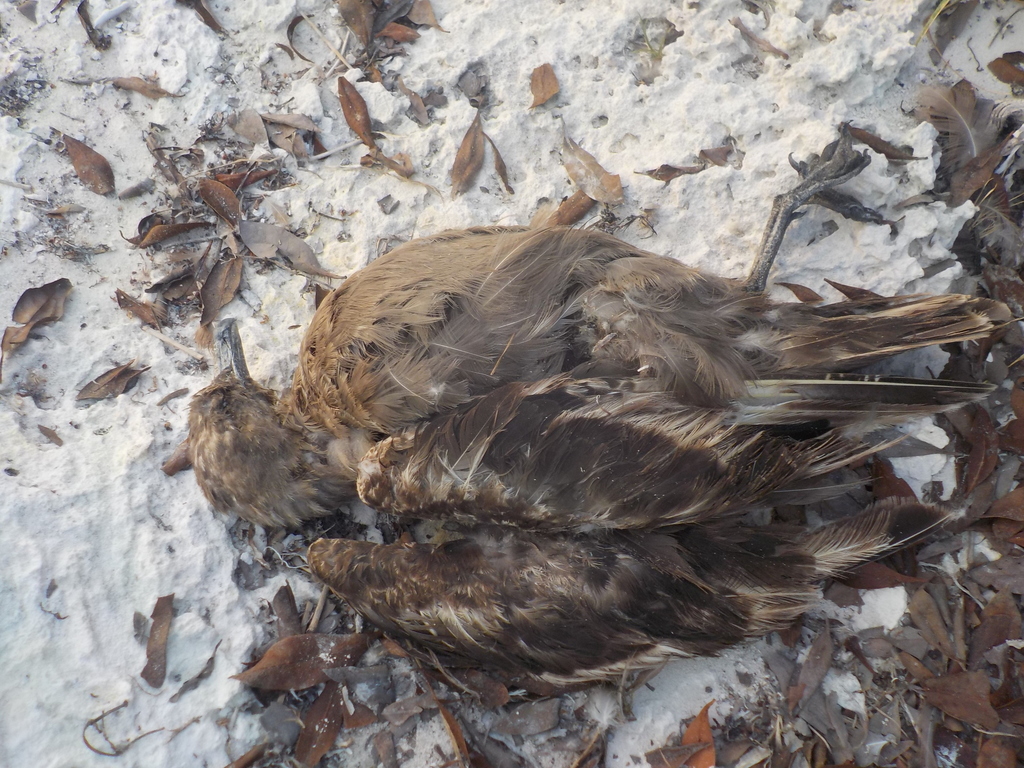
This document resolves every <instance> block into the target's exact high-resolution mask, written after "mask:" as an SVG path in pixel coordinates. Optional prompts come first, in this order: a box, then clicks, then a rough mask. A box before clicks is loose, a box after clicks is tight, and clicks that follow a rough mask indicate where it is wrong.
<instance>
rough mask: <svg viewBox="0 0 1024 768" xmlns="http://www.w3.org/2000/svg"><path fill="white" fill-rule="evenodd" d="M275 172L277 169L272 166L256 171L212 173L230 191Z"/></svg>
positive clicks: (272, 174) (268, 176)
mask: <svg viewBox="0 0 1024 768" xmlns="http://www.w3.org/2000/svg"><path fill="white" fill-rule="evenodd" d="M276 173H277V170H276V169H274V168H264V169H262V170H258V171H247V172H246V173H218V174H215V175H214V178H215V179H216V180H217V181H219V182H220V183H221V184H223V185H224V186H225V187H227V188H228V189H230V190H231V191H232V192H237V191H238V190H240V189H241V188H242V187H248V186H249V185H250V184H255V183H256V182H258V181H263V180H264V179H267V178H270V177H271V176H274V175H275V174H276Z"/></svg>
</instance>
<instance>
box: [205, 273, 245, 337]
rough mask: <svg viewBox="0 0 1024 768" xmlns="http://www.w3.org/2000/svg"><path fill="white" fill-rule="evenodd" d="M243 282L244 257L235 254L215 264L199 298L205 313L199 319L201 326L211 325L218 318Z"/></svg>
mask: <svg viewBox="0 0 1024 768" xmlns="http://www.w3.org/2000/svg"><path fill="white" fill-rule="evenodd" d="M241 283H242V259H240V258H238V257H237V256H233V257H231V258H229V259H222V260H220V261H218V262H217V263H216V264H214V266H213V269H212V270H210V276H209V277H208V278H206V282H205V283H203V288H202V290H201V291H199V298H200V300H201V301H202V303H203V314H202V317H201V318H200V319H199V325H200V326H209V325H210V323H212V322H213V321H214V320H216V319H217V315H218V313H219V312H220V311H221V309H222V308H223V307H225V306H227V305H228V304H229V303H230V302H231V300H232V299H234V298H235V294H236V293H238V286H239V285H241Z"/></svg>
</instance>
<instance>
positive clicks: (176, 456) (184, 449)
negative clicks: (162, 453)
mask: <svg viewBox="0 0 1024 768" xmlns="http://www.w3.org/2000/svg"><path fill="white" fill-rule="evenodd" d="M191 466H192V451H191V449H190V447H189V443H188V438H185V440H184V442H182V443H179V444H178V447H177V448H175V449H174V453H172V454H171V456H170V458H169V459H167V461H165V462H164V463H163V464H161V465H160V471H161V472H163V473H164V474H165V475H167V476H168V477H174V476H175V475H176V474H178V473H179V472H184V471H185V470H186V469H188V468H189V467H191Z"/></svg>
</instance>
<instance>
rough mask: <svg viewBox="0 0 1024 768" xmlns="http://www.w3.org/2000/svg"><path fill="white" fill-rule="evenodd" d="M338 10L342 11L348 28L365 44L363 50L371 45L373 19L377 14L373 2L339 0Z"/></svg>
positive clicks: (367, 0)
mask: <svg viewBox="0 0 1024 768" xmlns="http://www.w3.org/2000/svg"><path fill="white" fill-rule="evenodd" d="M337 3H338V8H339V9H340V10H341V17H342V18H343V19H344V20H345V23H346V24H347V25H348V28H349V29H351V30H352V32H353V34H354V35H355V36H356V37H357V38H358V39H359V42H361V43H362V44H363V48H367V47H369V45H370V39H371V37H370V36H371V35H372V33H373V19H374V16H375V15H376V13H377V10H376V8H375V7H374V5H373V2H371V0H337Z"/></svg>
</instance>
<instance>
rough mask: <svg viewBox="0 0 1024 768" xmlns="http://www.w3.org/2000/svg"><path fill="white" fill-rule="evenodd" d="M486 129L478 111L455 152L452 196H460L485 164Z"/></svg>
mask: <svg viewBox="0 0 1024 768" xmlns="http://www.w3.org/2000/svg"><path fill="white" fill-rule="evenodd" d="M484 141H485V140H484V129H483V127H482V126H481V124H480V113H479V112H477V113H476V117H474V118H473V122H472V123H471V124H470V126H469V130H468V131H466V135H465V136H463V137H462V143H461V144H460V145H459V151H458V152H456V153H455V162H454V163H453V164H452V197H453V198H455V197H458V196H459V195H461V194H462V193H463V192H465V191H466V190H467V189H469V187H470V185H471V184H472V183H473V179H475V178H476V175H477V174H478V173H479V172H480V169H481V168H482V167H483V164H484V149H485V147H486V144H485V143H484Z"/></svg>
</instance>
